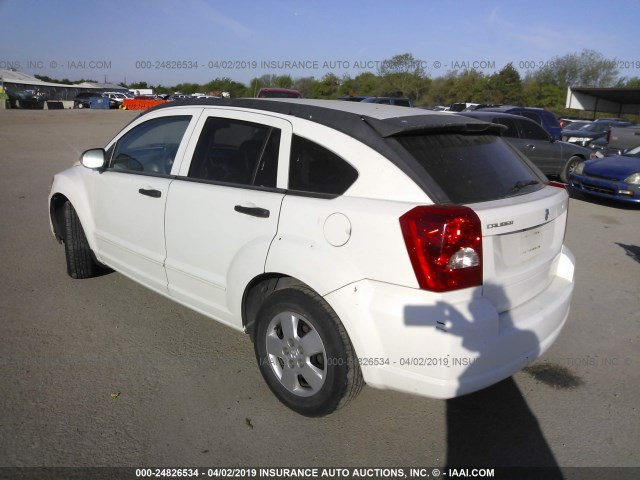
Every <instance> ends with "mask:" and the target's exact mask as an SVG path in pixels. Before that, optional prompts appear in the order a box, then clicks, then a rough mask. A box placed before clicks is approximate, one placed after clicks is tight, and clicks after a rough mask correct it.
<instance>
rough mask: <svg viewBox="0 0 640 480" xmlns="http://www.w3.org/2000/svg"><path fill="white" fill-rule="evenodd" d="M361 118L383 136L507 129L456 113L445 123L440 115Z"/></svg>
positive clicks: (491, 133) (492, 133) (497, 132)
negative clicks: (381, 118)
mask: <svg viewBox="0 0 640 480" xmlns="http://www.w3.org/2000/svg"><path fill="white" fill-rule="evenodd" d="M361 118H362V120H363V121H364V122H365V123H366V124H367V125H369V126H370V127H371V128H373V129H374V130H375V131H376V132H377V133H378V134H379V135H380V136H382V137H384V138H387V137H397V136H403V135H419V134H434V133H485V134H490V135H500V134H502V133H503V132H505V131H506V130H507V127H506V126H504V125H499V124H497V123H489V122H483V121H482V120H475V119H472V118H468V117H467V118H465V117H461V116H457V115H451V119H450V121H449V122H447V123H443V122H442V116H441V115H438V116H432V115H410V116H404V117H395V118H386V119H384V120H379V119H377V118H372V117H367V116H362V117H361Z"/></svg>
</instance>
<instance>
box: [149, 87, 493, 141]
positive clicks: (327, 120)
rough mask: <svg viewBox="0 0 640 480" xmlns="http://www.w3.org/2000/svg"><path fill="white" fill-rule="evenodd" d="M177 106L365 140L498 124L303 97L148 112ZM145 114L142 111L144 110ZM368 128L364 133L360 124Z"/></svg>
mask: <svg viewBox="0 0 640 480" xmlns="http://www.w3.org/2000/svg"><path fill="white" fill-rule="evenodd" d="M179 106H213V107H216V106H219V107H237V108H250V109H254V110H261V111H265V112H274V113H280V114H284V115H291V116H292V117H297V118H302V119H305V120H309V121H312V122H316V123H319V124H321V125H325V126H327V127H331V128H334V129H336V130H340V131H342V132H345V133H347V134H349V135H351V136H353V137H354V138H357V139H358V140H361V141H363V142H364V143H368V142H367V137H369V136H371V134H372V132H371V131H370V129H372V130H373V131H375V132H376V133H377V134H378V135H379V136H382V137H392V136H397V135H411V134H416V133H437V132H451V131H458V132H479V131H483V132H485V133H494V134H497V133H499V132H500V127H499V126H495V125H493V126H492V125H487V124H486V123H483V122H476V121H473V120H472V121H469V120H468V119H466V118H463V117H458V116H456V115H452V114H449V113H438V112H428V111H425V110H413V109H407V108H406V107H396V106H391V105H379V104H367V103H360V102H340V101H332V100H306V99H257V98H256V99H254V98H234V99H228V98H194V99H186V100H176V101H173V102H169V103H165V104H162V105H158V106H156V107H153V108H151V109H149V110H147V112H152V111H155V110H158V109H163V108H170V107H179ZM143 114H144V113H143ZM363 123H364V124H366V125H368V126H369V127H370V129H366V130H368V131H367V133H366V134H364V135H363V132H362V128H361V126H362V124H363Z"/></svg>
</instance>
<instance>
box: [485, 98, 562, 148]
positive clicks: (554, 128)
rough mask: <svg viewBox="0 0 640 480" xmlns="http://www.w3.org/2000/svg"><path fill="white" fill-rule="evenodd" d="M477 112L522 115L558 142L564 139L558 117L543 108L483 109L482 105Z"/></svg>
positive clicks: (501, 106) (511, 106) (506, 107)
mask: <svg viewBox="0 0 640 480" xmlns="http://www.w3.org/2000/svg"><path fill="white" fill-rule="evenodd" d="M476 110H477V111H483V112H484V111H487V112H501V113H510V114H512V115H520V116H521V117H526V118H529V119H531V120H533V121H534V122H536V123H537V124H538V125H540V126H541V127H542V128H544V129H545V130H546V131H547V133H548V134H550V135H553V137H554V138H555V139H556V140H561V139H562V128H561V127H560V123H559V122H558V119H557V117H556V116H555V115H554V114H553V113H552V112H550V111H548V110H545V109H543V108H534V107H516V106H513V105H500V106H499V107H483V106H482V105H480V106H479V107H478V108H476Z"/></svg>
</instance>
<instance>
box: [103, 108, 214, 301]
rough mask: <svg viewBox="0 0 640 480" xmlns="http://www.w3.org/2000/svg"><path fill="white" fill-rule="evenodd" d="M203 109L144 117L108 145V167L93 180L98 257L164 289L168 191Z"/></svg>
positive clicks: (153, 286) (149, 284)
mask: <svg viewBox="0 0 640 480" xmlns="http://www.w3.org/2000/svg"><path fill="white" fill-rule="evenodd" d="M201 111H202V109H185V110H184V111H182V112H181V113H180V114H179V115H176V114H175V113H174V114H171V112H169V113H168V114H165V113H158V114H156V115H155V116H151V117H149V118H145V117H142V118H141V119H140V120H139V121H137V122H136V123H135V124H134V125H133V126H132V127H131V128H129V129H128V130H127V131H126V132H124V133H123V134H122V135H120V136H119V137H118V138H117V139H116V141H115V142H114V143H112V145H111V146H110V147H109V148H108V150H107V156H108V158H109V161H108V165H107V168H106V170H105V171H104V172H101V173H100V174H99V175H98V176H97V177H96V178H95V180H94V184H93V203H94V208H93V211H94V212H95V226H96V243H97V249H98V252H97V254H98V256H99V259H100V260H101V261H102V262H104V263H105V264H107V265H109V266H111V267H113V268H114V269H115V270H118V271H119V272H121V273H123V274H125V275H127V276H129V277H131V278H133V279H134V280H137V281H139V282H141V283H143V284H144V285H146V286H148V287H150V288H153V289H155V290H158V291H162V292H163V293H166V292H167V288H166V287H167V277H166V274H165V270H164V259H165V255H166V250H165V240H164V214H165V203H166V200H167V192H168V190H169V185H170V184H171V182H172V176H171V174H172V171H174V172H175V173H177V170H178V169H179V164H178V163H179V161H178V160H179V159H181V158H182V155H183V153H184V150H185V149H186V142H183V141H182V140H183V139H184V138H188V137H189V132H190V131H192V130H193V128H194V126H195V123H196V118H197V116H198V115H199V114H200V112H201ZM174 164H175V165H174Z"/></svg>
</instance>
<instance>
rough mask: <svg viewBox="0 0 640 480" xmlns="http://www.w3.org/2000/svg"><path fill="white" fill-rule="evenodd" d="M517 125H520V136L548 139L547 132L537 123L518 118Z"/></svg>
mask: <svg viewBox="0 0 640 480" xmlns="http://www.w3.org/2000/svg"><path fill="white" fill-rule="evenodd" d="M518 125H520V134H521V135H522V138H528V139H530V140H545V141H549V134H548V133H547V131H546V130H545V129H544V128H542V127H541V126H540V125H538V124H537V123H533V122H527V121H525V120H519V121H518Z"/></svg>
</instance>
